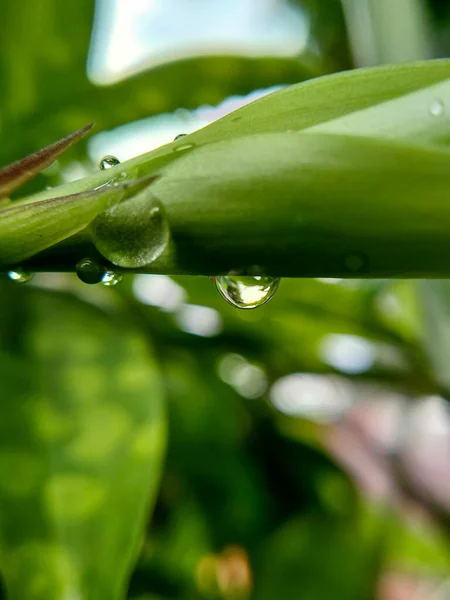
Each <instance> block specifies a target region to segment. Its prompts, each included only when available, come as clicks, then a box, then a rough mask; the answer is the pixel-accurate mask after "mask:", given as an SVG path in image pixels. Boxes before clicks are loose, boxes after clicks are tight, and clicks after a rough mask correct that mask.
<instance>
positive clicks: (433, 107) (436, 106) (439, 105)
mask: <svg viewBox="0 0 450 600" xmlns="http://www.w3.org/2000/svg"><path fill="white" fill-rule="evenodd" d="M444 111H445V106H444V103H443V102H442V100H433V102H432V103H431V104H430V113H431V114H432V116H433V117H441V116H442V115H443V114H444Z"/></svg>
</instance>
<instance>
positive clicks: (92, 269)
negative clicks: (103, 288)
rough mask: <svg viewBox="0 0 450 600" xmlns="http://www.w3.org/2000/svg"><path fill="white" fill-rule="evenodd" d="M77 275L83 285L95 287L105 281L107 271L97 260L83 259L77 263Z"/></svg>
mask: <svg viewBox="0 0 450 600" xmlns="http://www.w3.org/2000/svg"><path fill="white" fill-rule="evenodd" d="M76 273H77V275H78V278H79V279H81V281H82V282H83V283H88V284H90V285H94V284H96V283H100V282H101V281H103V277H104V276H105V269H104V268H103V267H102V266H101V265H99V264H98V263H97V262H95V260H91V259H90V258H83V259H82V260H80V261H79V262H78V263H77V266H76Z"/></svg>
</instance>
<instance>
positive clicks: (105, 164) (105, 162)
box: [100, 154, 120, 171]
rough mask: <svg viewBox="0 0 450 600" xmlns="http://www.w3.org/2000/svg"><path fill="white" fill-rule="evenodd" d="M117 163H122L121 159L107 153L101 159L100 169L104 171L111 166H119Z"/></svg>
mask: <svg viewBox="0 0 450 600" xmlns="http://www.w3.org/2000/svg"><path fill="white" fill-rule="evenodd" d="M117 165H120V160H119V159H118V158H117V156H113V155H112V154H107V155H106V156H104V157H103V158H102V159H101V161H100V169H101V170H102V171H104V170H105V169H110V168H111V167H117Z"/></svg>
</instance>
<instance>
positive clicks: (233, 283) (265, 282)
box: [214, 275, 280, 309]
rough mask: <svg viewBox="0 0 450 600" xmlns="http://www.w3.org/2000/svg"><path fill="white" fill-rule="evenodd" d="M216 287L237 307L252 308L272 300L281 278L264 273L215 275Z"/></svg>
mask: <svg viewBox="0 0 450 600" xmlns="http://www.w3.org/2000/svg"><path fill="white" fill-rule="evenodd" d="M214 281H215V284H216V288H217V290H218V292H219V294H220V295H221V296H222V297H223V298H225V300H226V301H227V302H228V303H229V304H231V305H232V306H235V307H236V308H242V309H251V308H258V307H259V306H263V305H264V304H266V303H267V302H269V300H271V299H272V298H273V296H274V294H275V292H276V291H277V289H278V286H279V284H280V280H279V279H277V278H274V277H268V276H264V275H256V276H254V277H252V276H242V275H238V276H236V275H219V276H218V277H214Z"/></svg>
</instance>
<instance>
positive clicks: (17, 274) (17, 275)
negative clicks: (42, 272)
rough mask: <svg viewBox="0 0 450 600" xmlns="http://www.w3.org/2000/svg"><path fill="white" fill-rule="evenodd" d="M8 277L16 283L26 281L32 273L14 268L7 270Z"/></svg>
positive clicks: (30, 277)
mask: <svg viewBox="0 0 450 600" xmlns="http://www.w3.org/2000/svg"><path fill="white" fill-rule="evenodd" d="M8 277H9V278H10V279H11V280H12V281H15V282H16V283H27V281H30V279H32V277H33V274H32V273H28V272H27V271H23V270H22V269H15V270H14V271H8Z"/></svg>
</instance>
